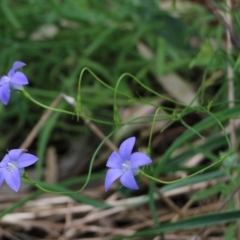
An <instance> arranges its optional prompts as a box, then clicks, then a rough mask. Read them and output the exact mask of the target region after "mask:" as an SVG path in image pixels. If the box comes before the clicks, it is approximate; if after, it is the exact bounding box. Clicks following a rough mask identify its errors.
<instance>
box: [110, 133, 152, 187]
mask: <svg viewBox="0 0 240 240" xmlns="http://www.w3.org/2000/svg"><path fill="white" fill-rule="evenodd" d="M135 141H136V138H135V137H131V138H128V139H127V140H125V141H124V142H123V143H122V144H121V145H120V148H119V152H113V153H112V154H111V155H110V157H109V159H108V161H107V167H109V168H110V169H109V170H108V171H107V175H106V179H105V191H108V189H109V188H110V186H111V185H112V183H113V182H114V181H115V180H117V179H118V178H119V177H120V182H121V183H122V185H123V186H125V187H127V188H130V189H138V185H137V183H136V180H135V178H134V176H135V175H137V174H138V172H139V167H142V166H144V165H147V164H150V163H151V162H152V160H151V159H150V158H149V157H148V156H147V155H146V154H144V153H141V152H135V153H133V154H132V150H133V146H134V144H135Z"/></svg>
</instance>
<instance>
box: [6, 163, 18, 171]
mask: <svg viewBox="0 0 240 240" xmlns="http://www.w3.org/2000/svg"><path fill="white" fill-rule="evenodd" d="M15 169H17V162H15V161H13V162H9V163H8V164H7V170H8V171H13V170H15Z"/></svg>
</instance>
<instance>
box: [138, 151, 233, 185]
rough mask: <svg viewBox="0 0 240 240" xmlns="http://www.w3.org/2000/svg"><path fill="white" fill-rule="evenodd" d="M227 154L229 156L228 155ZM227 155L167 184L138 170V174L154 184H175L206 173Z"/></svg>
mask: <svg viewBox="0 0 240 240" xmlns="http://www.w3.org/2000/svg"><path fill="white" fill-rule="evenodd" d="M228 154H229V153H228ZM228 154H226V155H225V156H224V157H221V158H220V159H219V160H218V161H217V162H214V163H212V164H210V165H209V166H207V167H205V168H204V169H201V170H199V171H197V172H195V173H193V174H191V175H188V176H187V177H185V178H181V179H177V180H174V181H169V182H167V181H163V180H160V179H157V178H155V177H152V176H150V175H148V174H147V173H145V172H144V171H142V170H140V174H142V175H143V176H145V177H147V178H149V179H151V180H153V181H155V182H158V183H163V184H172V183H177V182H181V181H183V180H185V179H188V178H191V177H194V176H196V175H198V174H200V173H203V172H204V171H206V170H207V169H209V168H211V167H213V166H215V165H216V164H218V163H220V162H221V161H222V160H223V159H224V158H225V157H226V156H227V155H228Z"/></svg>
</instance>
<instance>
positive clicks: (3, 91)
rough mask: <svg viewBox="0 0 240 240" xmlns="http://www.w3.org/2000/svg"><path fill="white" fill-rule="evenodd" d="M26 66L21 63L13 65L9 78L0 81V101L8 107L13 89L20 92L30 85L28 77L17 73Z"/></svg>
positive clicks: (5, 77)
mask: <svg viewBox="0 0 240 240" xmlns="http://www.w3.org/2000/svg"><path fill="white" fill-rule="evenodd" d="M25 65H26V64H25V63H23V62H20V61H16V62H14V63H13V65H12V68H11V70H10V71H9V72H8V75H7V76H3V77H2V78H1V80H0V101H1V102H2V103H3V104H5V105H7V104H8V101H9V98H10V92H11V89H15V90H20V89H22V86H23V85H26V84H28V79H27V77H26V76H25V75H24V74H23V73H22V72H18V71H17V72H16V70H17V69H19V68H21V67H24V66H25Z"/></svg>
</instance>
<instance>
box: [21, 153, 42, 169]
mask: <svg viewBox="0 0 240 240" xmlns="http://www.w3.org/2000/svg"><path fill="white" fill-rule="evenodd" d="M37 160H38V158H37V157H36V156H34V155H32V154H29V153H24V154H21V155H20V157H19V158H18V168H25V167H28V166H30V165H32V164H34V163H35V162H36V161H37Z"/></svg>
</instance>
